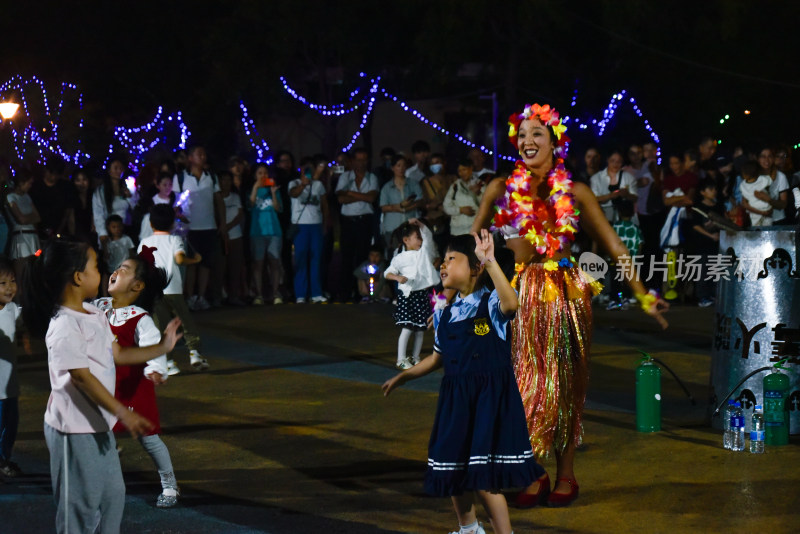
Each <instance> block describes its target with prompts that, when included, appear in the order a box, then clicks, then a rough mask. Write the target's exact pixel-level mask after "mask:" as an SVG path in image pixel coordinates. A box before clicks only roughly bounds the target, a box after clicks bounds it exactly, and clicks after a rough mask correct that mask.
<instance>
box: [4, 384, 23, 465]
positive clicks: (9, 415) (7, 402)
mask: <svg viewBox="0 0 800 534" xmlns="http://www.w3.org/2000/svg"><path fill="white" fill-rule="evenodd" d="M17 427H19V404H18V401H17V398H16V397H13V398H9V399H2V400H0V460H2V461H8V460H10V459H11V452H12V451H13V450H14V442H15V441H16V440H17Z"/></svg>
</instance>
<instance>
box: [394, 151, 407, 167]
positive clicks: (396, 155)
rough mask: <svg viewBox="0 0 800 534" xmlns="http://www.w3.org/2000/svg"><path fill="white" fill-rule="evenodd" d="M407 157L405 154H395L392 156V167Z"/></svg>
mask: <svg viewBox="0 0 800 534" xmlns="http://www.w3.org/2000/svg"><path fill="white" fill-rule="evenodd" d="M405 159H406V157H405V156H404V155H402V154H395V155H394V156H392V160H391V161H392V167H394V166H395V165H397V164H398V163H399V162H400V160H403V161H405Z"/></svg>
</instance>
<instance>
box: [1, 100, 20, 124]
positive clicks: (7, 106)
mask: <svg viewBox="0 0 800 534" xmlns="http://www.w3.org/2000/svg"><path fill="white" fill-rule="evenodd" d="M18 108H19V104H17V103H16V102H1V103H0V116H2V117H3V120H5V121H7V120H8V119H10V118H12V117H13V116H14V115H16V113H17V109H18Z"/></svg>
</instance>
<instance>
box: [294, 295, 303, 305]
mask: <svg viewBox="0 0 800 534" xmlns="http://www.w3.org/2000/svg"><path fill="white" fill-rule="evenodd" d="M294 302H295V304H305V303H306V299H304V298H303V297H298V298H297V299H296V300H295V301H294Z"/></svg>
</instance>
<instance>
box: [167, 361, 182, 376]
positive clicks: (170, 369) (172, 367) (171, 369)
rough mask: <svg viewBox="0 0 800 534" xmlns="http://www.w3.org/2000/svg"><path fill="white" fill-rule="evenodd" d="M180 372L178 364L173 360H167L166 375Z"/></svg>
mask: <svg viewBox="0 0 800 534" xmlns="http://www.w3.org/2000/svg"><path fill="white" fill-rule="evenodd" d="M180 372H181V370H180V369H179V368H178V364H176V363H175V360H167V376H175V375H177V374H178V373H180Z"/></svg>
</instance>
